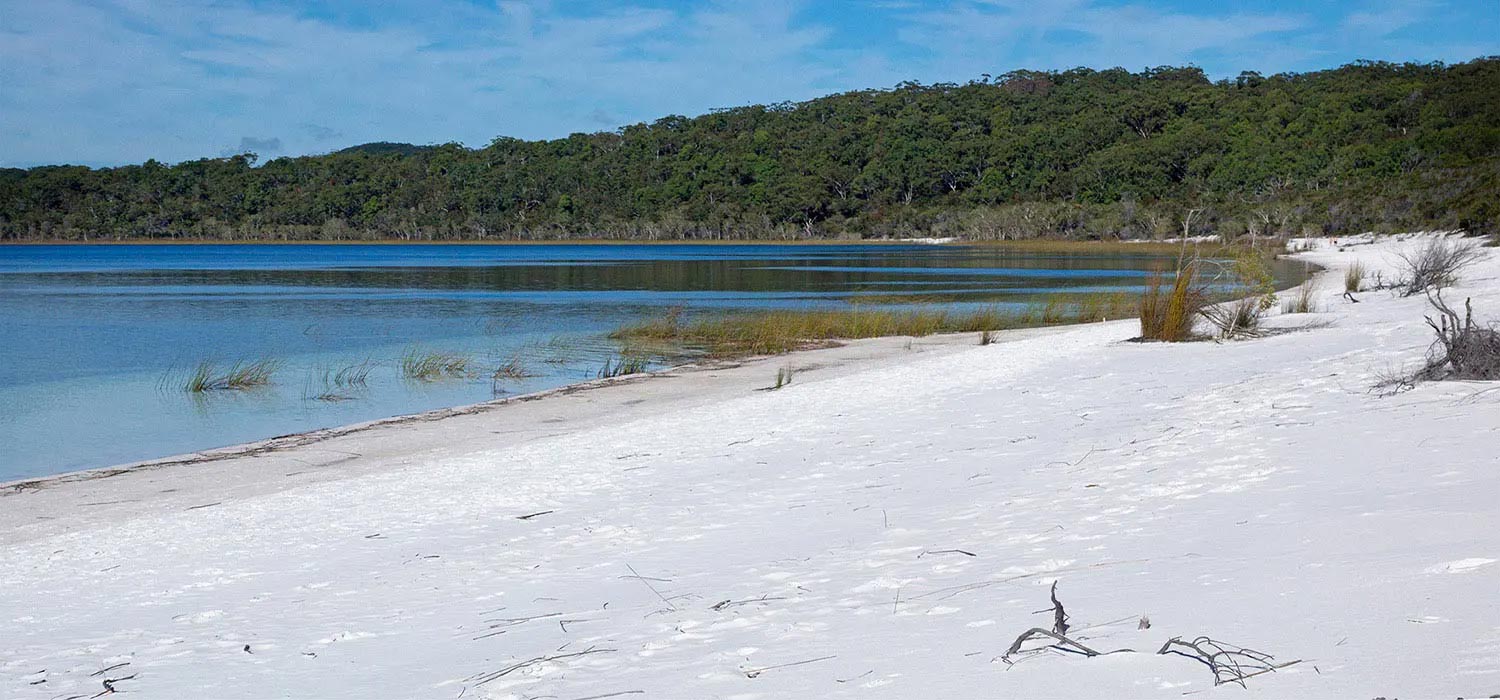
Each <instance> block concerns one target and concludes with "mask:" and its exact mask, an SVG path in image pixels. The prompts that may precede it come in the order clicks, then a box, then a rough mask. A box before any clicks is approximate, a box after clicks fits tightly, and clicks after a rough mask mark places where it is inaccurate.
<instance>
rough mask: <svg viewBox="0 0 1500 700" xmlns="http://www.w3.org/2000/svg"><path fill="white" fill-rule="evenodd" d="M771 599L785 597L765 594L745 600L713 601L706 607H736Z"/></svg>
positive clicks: (720, 608)
mask: <svg viewBox="0 0 1500 700" xmlns="http://www.w3.org/2000/svg"><path fill="white" fill-rule="evenodd" d="M772 600H786V597H785V596H767V595H763V596H761V597H759V598H750V599H747V600H721V601H719V602H717V603H714V604H713V605H710V606H709V608H708V609H709V610H724V609H726V608H733V607H737V606H740V605H754V604H755V603H765V602H769V601H772Z"/></svg>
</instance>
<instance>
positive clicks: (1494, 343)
mask: <svg viewBox="0 0 1500 700" xmlns="http://www.w3.org/2000/svg"><path fill="white" fill-rule="evenodd" d="M1428 300H1429V301H1431V302H1432V306H1433V308H1434V309H1436V310H1437V311H1438V314H1439V315H1438V320H1437V321H1436V322H1434V321H1433V320H1432V317H1431V316H1429V317H1427V325H1429V326H1432V332H1433V333H1434V334H1436V335H1437V339H1436V340H1434V341H1433V344H1432V348H1431V350H1429V352H1428V362H1427V367H1425V368H1424V369H1423V372H1424V374H1426V377H1425V378H1428V379H1437V378H1446V379H1500V331H1496V330H1495V328H1494V327H1493V326H1481V325H1479V324H1477V323H1475V322H1474V305H1473V304H1472V303H1471V302H1470V300H1468V299H1465V300H1464V315H1463V317H1462V318H1460V317H1459V315H1458V312H1457V311H1455V310H1454V309H1453V308H1452V307H1449V306H1448V304H1447V303H1446V302H1444V301H1443V297H1442V295H1441V294H1433V295H1431V296H1429V297H1428Z"/></svg>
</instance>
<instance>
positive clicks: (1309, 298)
mask: <svg viewBox="0 0 1500 700" xmlns="http://www.w3.org/2000/svg"><path fill="white" fill-rule="evenodd" d="M1316 296H1317V290H1316V289H1315V288H1314V286H1313V283H1312V280H1308V281H1306V282H1304V283H1302V286H1300V287H1298V288H1297V290H1296V291H1295V292H1293V293H1292V296H1291V297H1290V298H1288V299H1287V300H1286V301H1283V302H1282V303H1281V313H1284V314H1310V313H1312V312H1314V311H1317V310H1318V308H1317V304H1316V303H1314V301H1313V299H1314V298H1315V297H1316Z"/></svg>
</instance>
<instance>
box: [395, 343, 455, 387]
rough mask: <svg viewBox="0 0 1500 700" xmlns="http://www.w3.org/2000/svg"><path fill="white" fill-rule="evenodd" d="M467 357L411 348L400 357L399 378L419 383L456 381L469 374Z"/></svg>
mask: <svg viewBox="0 0 1500 700" xmlns="http://www.w3.org/2000/svg"><path fill="white" fill-rule="evenodd" d="M471 364H472V361H471V360H470V358H469V356H468V355H463V354H459V353H453V352H442V351H426V350H421V349H419V348H412V349H410V350H407V351H406V354H405V355H402V356H401V376H402V377H405V378H406V379H409V380H413V381H419V382H434V381H438V380H440V379H458V378H462V377H467V376H469V375H470V374H471V371H470V369H471Z"/></svg>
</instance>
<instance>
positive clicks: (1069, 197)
mask: <svg viewBox="0 0 1500 700" xmlns="http://www.w3.org/2000/svg"><path fill="white" fill-rule="evenodd" d="M1497 200H1500V57H1488V58H1481V59H1476V60H1473V61H1470V62H1466V63H1460V64H1448V65H1445V64H1394V63H1384V62H1367V61H1362V62H1357V63H1353V64H1350V65H1346V66H1342V67H1340V68H1336V69H1332V70H1326V71H1318V72H1309V73H1300V74H1278V75H1271V76H1262V75H1260V74H1257V73H1250V72H1246V73H1242V74H1240V75H1239V76H1237V77H1235V78H1232V79H1225V80H1218V81H1214V80H1211V79H1209V78H1208V77H1207V76H1206V75H1205V73H1204V72H1203V71H1202V70H1200V69H1198V68H1195V67H1161V68H1154V69H1149V70H1144V71H1141V72H1130V71H1127V70H1124V69H1112V70H1091V69H1084V68H1079V69H1073V70H1066V71H1013V72H1009V73H1004V74H1001V75H984V76H982V77H980V78H977V79H975V80H972V81H970V82H967V83H964V84H949V83H945V84H933V85H924V84H920V83H902V84H900V85H897V86H895V87H893V88H890V89H882V90H860V91H855V92H847V93H842V94H836V95H830V96H827V97H822V98H818V99H814V100H809V101H807V102H799V103H783V104H772V105H756V106H747V107H734V108H729V109H721V110H715V111H712V112H710V113H707V114H704V115H701V116H696V117H685V116H668V117H663V118H661V119H658V120H656V121H655V122H652V123H649V124H645V123H642V124H633V125H630V126H626V127H623V128H620V129H618V130H615V131H608V132H600V133H591V134H584V133H578V134H573V135H571V136H568V137H566V138H560V139H555V140H546V141H523V140H518V139H513V138H505V137H500V138H496V139H495V140H494V141H492V142H491V143H490V144H489V145H487V146H484V147H482V148H467V147H465V146H463V145H460V144H452V143H450V144H442V145H422V146H413V145H408V144H393V143H376V144H366V145H364V146H355V147H352V148H348V149H344V150H341V151H337V152H333V153H328V154H323V155H312V156H301V157H284V158H276V159H273V160H268V161H265V162H259V159H258V158H257V157H256V155H255V154H250V153H246V154H241V155H235V156H232V157H224V158H206V159H202V160H194V161H188V162H183V163H178V164H175V165H168V164H163V163H159V162H156V161H154V160H153V161H147V162H146V163H144V164H141V165H129V166H123V167H111V168H88V167H82V166H66V165H59V166H43V167H35V168H30V169H0V240H8V241H26V240H118V239H213V240H330V241H332V240H507V239H525V240H537V239H569V238H576V239H583V238H595V239H642V240H644V239H653V240H683V239H778V240H788V239H811V238H852V239H868V238H891V237H948V236H956V237H963V238H972V239H1006V240H1009V239H1026V238H1042V237H1045V238H1071V239H1120V238H1131V239H1135V238H1165V237H1172V236H1180V235H1182V234H1183V233H1188V234H1191V235H1204V234H1218V235H1222V236H1226V237H1238V236H1242V235H1260V236H1265V235H1285V234H1297V235H1305V234H1312V235H1342V234H1350V233H1356V232H1363V231H1370V230H1374V231H1390V230H1413V229H1466V230H1469V231H1471V232H1474V233H1496V232H1500V201H1497Z"/></svg>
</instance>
